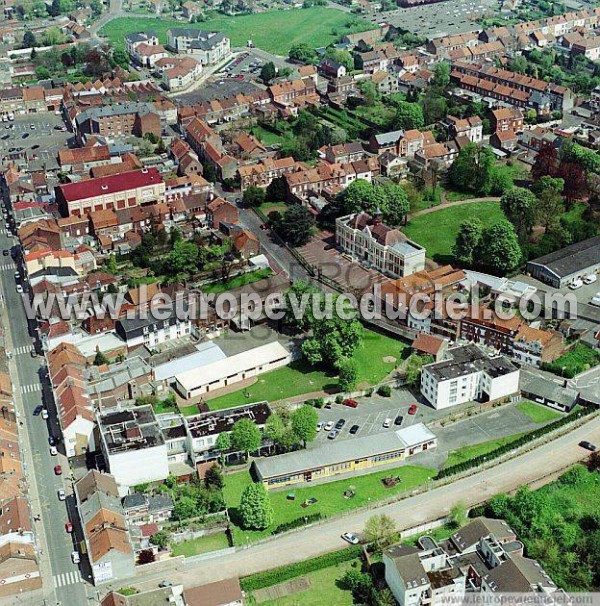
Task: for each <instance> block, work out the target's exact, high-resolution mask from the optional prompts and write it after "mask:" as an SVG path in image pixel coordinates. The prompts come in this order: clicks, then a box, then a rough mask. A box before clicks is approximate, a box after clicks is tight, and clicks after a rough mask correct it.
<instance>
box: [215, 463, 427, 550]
mask: <svg viewBox="0 0 600 606" xmlns="http://www.w3.org/2000/svg"><path fill="white" fill-rule="evenodd" d="M435 473H436V472H435V470H434V469H429V468H427V467H419V466H416V465H403V466H401V467H397V468H395V469H387V470H382V471H376V472H374V473H370V474H368V475H363V476H356V477H352V478H348V479H345V480H336V481H334V482H328V483H326V484H314V485H312V486H302V487H298V488H294V487H290V488H289V489H288V490H280V491H276V492H270V493H269V496H270V499H271V503H272V505H273V509H274V510H275V520H274V523H273V527H272V528H268V529H266V530H261V531H252V530H248V531H246V530H242V529H241V528H240V527H239V525H238V514H237V507H238V505H239V503H240V497H241V495H242V492H243V490H244V488H246V486H248V484H249V483H250V482H251V481H252V479H251V478H250V474H249V473H248V472H246V471H242V472H238V473H232V474H229V475H226V476H225V488H224V489H223V494H224V496H225V503H226V504H227V507H228V508H229V515H230V517H231V519H232V522H233V524H234V530H233V534H234V537H235V544H236V545H243V544H244V543H246V541H248V542H252V541H256V540H257V539H260V538H262V537H265V536H268V535H269V534H270V533H271V531H272V530H273V528H275V527H276V526H278V525H279V524H284V523H286V522H291V521H292V520H296V519H297V518H301V517H302V516H305V515H310V514H314V513H318V512H319V513H321V515H322V516H323V517H328V516H331V515H333V514H336V513H339V512H341V511H348V510H350V509H356V508H357V507H361V506H362V505H367V504H368V503H369V502H374V501H378V500H381V499H383V498H385V497H390V496H392V495H394V494H397V493H400V492H405V491H408V490H412V489H413V488H416V487H417V486H420V485H421V484H424V483H425V482H427V480H428V478H432V477H433V476H434V475H435ZM390 475H392V476H400V478H401V481H400V482H399V483H398V484H397V485H396V486H395V487H393V488H386V487H385V486H384V485H383V484H382V483H381V479H382V478H384V477H386V476H390ZM350 487H352V488H353V490H354V491H355V492H356V495H355V496H354V497H353V498H351V499H346V498H345V497H344V491H345V490H347V489H348V488H350ZM290 492H293V493H294V494H295V495H296V499H295V500H294V501H290V500H288V499H287V494H288V493H290ZM312 497H314V498H316V499H318V502H317V503H315V504H314V505H311V506H309V507H306V508H304V507H302V503H303V502H304V500H305V499H310V498H312Z"/></svg>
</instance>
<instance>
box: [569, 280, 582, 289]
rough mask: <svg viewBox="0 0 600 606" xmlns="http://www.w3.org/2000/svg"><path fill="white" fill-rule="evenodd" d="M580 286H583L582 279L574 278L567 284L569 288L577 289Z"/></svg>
mask: <svg viewBox="0 0 600 606" xmlns="http://www.w3.org/2000/svg"><path fill="white" fill-rule="evenodd" d="M582 286H583V281H582V280H574V281H573V282H571V284H569V288H570V289H571V290H577V289H578V288H581V287H582Z"/></svg>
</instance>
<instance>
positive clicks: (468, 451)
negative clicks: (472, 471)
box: [444, 433, 523, 467]
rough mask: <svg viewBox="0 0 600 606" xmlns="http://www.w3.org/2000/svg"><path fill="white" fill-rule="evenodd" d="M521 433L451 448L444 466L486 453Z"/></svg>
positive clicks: (514, 438)
mask: <svg viewBox="0 0 600 606" xmlns="http://www.w3.org/2000/svg"><path fill="white" fill-rule="evenodd" d="M522 435H523V434H521V433H518V434H515V435H512V436H507V437H505V438H498V439H496V440H488V441H487V442H481V443H479V444H472V445H469V446H463V447H462V448H459V449H458V450H453V451H451V452H450V454H449V455H448V460H447V461H446V463H445V464H444V467H452V465H458V463H464V462H465V461H468V460H469V459H474V458H475V457H480V456H482V455H486V454H487V453H488V452H492V450H495V449H496V448H499V447H500V446H504V445H505V444H508V443H509V442H512V441H513V440H516V439H517V438H520V437H521V436H522Z"/></svg>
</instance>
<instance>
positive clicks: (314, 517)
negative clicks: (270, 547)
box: [271, 512, 323, 534]
mask: <svg viewBox="0 0 600 606" xmlns="http://www.w3.org/2000/svg"><path fill="white" fill-rule="evenodd" d="M322 517H323V515H322V514H321V513H320V512H317V513H311V514H310V515H308V516H304V517H302V518H296V519H295V520H291V521H290V522H286V523H285V524H279V526H277V527H275V529H274V530H273V532H272V533H271V534H280V533H282V532H287V531H288V530H293V529H294V528H300V527H301V526H304V525H305V524H312V523H313V522H318V521H319V520H320V519H321V518H322Z"/></svg>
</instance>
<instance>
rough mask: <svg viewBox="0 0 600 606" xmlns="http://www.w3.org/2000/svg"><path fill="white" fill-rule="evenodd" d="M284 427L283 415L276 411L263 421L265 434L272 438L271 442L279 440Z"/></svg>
mask: <svg viewBox="0 0 600 606" xmlns="http://www.w3.org/2000/svg"><path fill="white" fill-rule="evenodd" d="M286 429H287V427H286V424H285V421H284V420H283V417H282V416H281V415H280V414H278V413H273V414H272V415H271V416H270V417H269V418H268V419H267V421H266V423H265V430H264V431H265V436H267V438H269V439H271V440H273V442H279V441H280V440H281V438H282V437H283V434H284V433H285V431H286Z"/></svg>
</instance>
